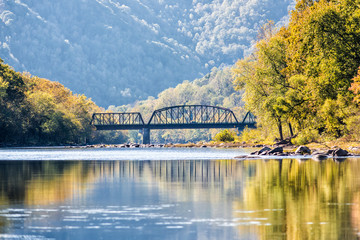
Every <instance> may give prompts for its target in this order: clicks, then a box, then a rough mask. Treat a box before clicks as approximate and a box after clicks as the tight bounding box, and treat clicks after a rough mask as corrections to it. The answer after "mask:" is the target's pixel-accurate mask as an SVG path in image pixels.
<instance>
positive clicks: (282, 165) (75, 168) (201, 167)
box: [0, 159, 360, 239]
mask: <svg viewBox="0 0 360 240" xmlns="http://www.w3.org/2000/svg"><path fill="white" fill-rule="evenodd" d="M359 160H360V159H334V160H332V159H327V160H323V161H320V162H316V161H313V160H311V159H309V160H299V159H284V160H282V159H276V160H275V159H267V160H266V161H263V160H251V161H236V160H211V161H207V160H184V161H178V160H173V161H1V162H0V210H1V209H5V208H12V207H14V206H18V205H24V206H25V207H28V208H32V207H34V206H48V205H51V206H58V205H61V204H64V203H65V202H69V200H74V199H80V200H81V199H86V198H90V197H91V196H90V194H89V193H90V192H92V195H94V196H97V195H96V192H97V191H100V190H99V187H108V188H110V187H116V189H115V188H114V189H113V191H120V190H121V191H125V190H123V189H127V188H126V187H129V186H132V187H133V188H132V189H130V188H129V189H128V192H121V194H120V193H119V194H118V195H116V196H115V195H114V196H115V197H116V198H119V199H120V200H119V199H117V201H118V202H121V203H122V204H124V205H131V204H135V203H136V204H140V203H141V204H145V203H148V202H151V201H155V200H157V201H160V200H161V201H162V202H171V203H178V204H180V203H181V204H185V203H186V204H190V205H191V204H192V205H194V206H204V208H205V210H201V211H200V210H199V209H198V210H197V209H196V208H195V207H194V210H193V212H192V215H191V217H192V218H193V219H201V218H203V214H206V216H217V218H219V216H221V217H222V218H225V219H227V220H226V221H227V222H224V223H223V224H222V225H221V224H218V225H216V227H221V226H222V227H225V225H226V226H227V227H232V228H233V229H235V231H236V232H237V234H236V235H234V237H233V238H234V239H241V237H239V236H242V235H244V234H245V235H244V236H253V238H255V239H325V238H326V239H356V238H357V237H358V235H357V234H358V232H359V231H360V230H359V229H360V217H359V216H360V206H359V204H360V178H359V177H358V173H359V172H360V161H359ZM100 183H101V184H100ZM112 183H114V184H115V185H114V184H113V185H111V184H112ZM139 184H140V185H139ZM138 186H141V187H142V188H141V191H140V190H139V191H138V190H136V189H135V187H138ZM144 188H146V189H147V190H146V193H147V195H146V197H147V199H145V197H144V196H145V195H144V194H145V193H144ZM119 189H120V190H119ZM149 192H150V193H149ZM155 195H156V198H155V197H154V196H155ZM115 197H114V198H115ZM111 198H112V195H107V196H103V197H101V198H99V199H98V200H97V201H98V202H96V204H106V203H108V204H109V205H111V204H114V201H113V202H112V199H111ZM143 198H144V199H143ZM94 199H95V197H94ZM94 199H91V200H92V201H95V200H94ZM159 199H160V200H159ZM80 200H78V201H80ZM87 201H89V199H87ZM141 201H142V202H141ZM89 202H90V201H89ZM181 206H182V205H181ZM220 206H221V209H220ZM179 208H180V207H179ZM221 214H223V216H222V215H221ZM180 217H184V218H185V216H180ZM186 218H190V216H186ZM188 220H189V219H188ZM214 221H215V220H214ZM224 221H225V220H224ZM10 223H11V219H8V218H6V217H4V216H0V231H2V232H5V231H8V230H9V228H11V224H10ZM212 224H213V225H211V224H209V226H208V227H209V228H214V226H215V225H214V224H215V223H214V222H213V223H212ZM1 229H2V230H1ZM4 229H7V230H4ZM236 236H238V237H236Z"/></svg>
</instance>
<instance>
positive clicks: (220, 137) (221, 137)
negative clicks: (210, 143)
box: [214, 129, 236, 142]
mask: <svg viewBox="0 0 360 240" xmlns="http://www.w3.org/2000/svg"><path fill="white" fill-rule="evenodd" d="M235 135H236V133H235V132H234V131H230V130H229V129H225V130H222V131H221V132H219V133H218V134H216V135H215V137H214V140H215V141H217V142H232V141H234V140H235Z"/></svg>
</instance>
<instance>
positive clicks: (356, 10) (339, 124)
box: [234, 0, 360, 144]
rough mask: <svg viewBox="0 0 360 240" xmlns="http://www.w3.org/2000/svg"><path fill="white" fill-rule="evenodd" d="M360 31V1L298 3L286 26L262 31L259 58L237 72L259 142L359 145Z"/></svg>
mask: <svg viewBox="0 0 360 240" xmlns="http://www.w3.org/2000/svg"><path fill="white" fill-rule="evenodd" d="M359 26H360V1H359V0H352V1H348V0H318V1H315V0H298V1H297V5H296V9H295V10H294V11H293V12H292V13H291V17H290V22H289V24H288V26H286V27H282V28H281V29H276V28H275V27H274V26H273V24H272V23H269V24H267V25H265V26H264V27H263V31H262V33H263V34H262V39H261V40H259V41H258V42H257V44H256V46H255V51H254V53H253V54H252V55H251V56H250V57H248V58H245V59H243V60H240V61H238V62H237V63H236V67H235V69H234V73H235V74H236V78H235V85H236V87H237V89H239V90H241V91H245V94H244V101H245V102H246V106H247V108H248V109H249V110H251V111H252V112H253V113H255V114H256V116H257V117H258V118H257V120H258V123H259V127H261V128H260V129H259V130H257V131H258V134H255V136H256V137H257V138H258V140H261V139H262V140H264V139H265V138H267V137H268V138H274V137H275V136H276V137H277V138H280V139H282V138H284V137H287V136H291V135H293V136H294V135H297V137H296V138H295V139H294V142H296V143H299V144H303V143H307V142H312V141H322V142H323V141H328V140H334V139H339V138H343V139H344V140H346V141H351V140H355V141H359V140H360V134H359V133H360V128H359V126H360V108H359V106H360V105H359V93H360V91H359V89H360V87H359V86H360V81H359V78H360V77H359V67H360V28H359ZM270 128H271V129H277V133H276V135H274V134H273V133H274V132H273V133H272V134H266V133H269V132H268V131H264V129H270ZM260 133H262V134H260Z"/></svg>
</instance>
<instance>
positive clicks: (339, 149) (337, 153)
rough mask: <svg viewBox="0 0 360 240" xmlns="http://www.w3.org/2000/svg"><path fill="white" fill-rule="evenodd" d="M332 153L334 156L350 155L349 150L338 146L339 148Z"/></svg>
mask: <svg viewBox="0 0 360 240" xmlns="http://www.w3.org/2000/svg"><path fill="white" fill-rule="evenodd" d="M332 155H333V156H334V157H345V156H348V155H349V153H348V151H346V150H344V149H341V148H338V149H335V151H334V152H333V153H332Z"/></svg>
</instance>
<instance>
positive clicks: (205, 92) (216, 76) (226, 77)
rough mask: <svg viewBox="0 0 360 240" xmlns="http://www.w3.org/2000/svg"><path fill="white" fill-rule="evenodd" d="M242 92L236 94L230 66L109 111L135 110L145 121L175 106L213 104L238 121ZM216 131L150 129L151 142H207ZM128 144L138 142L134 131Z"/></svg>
mask: <svg viewBox="0 0 360 240" xmlns="http://www.w3.org/2000/svg"><path fill="white" fill-rule="evenodd" d="M241 98H242V92H241V91H240V92H239V91H235V90H234V87H233V84H232V71H231V68H230V67H225V68H223V69H218V68H213V69H212V70H211V72H210V73H208V74H206V75H205V76H204V77H202V78H199V79H195V80H194V81H191V82H189V81H184V82H183V83H181V84H178V85H177V86H176V87H174V88H169V89H166V90H164V91H162V92H161V93H159V95H158V96H157V98H154V97H149V98H148V99H147V100H144V101H139V102H137V103H136V104H135V105H128V106H121V107H115V106H110V107H109V110H110V111H114V112H125V111H136V112H140V113H141V114H142V116H143V118H144V121H145V122H147V121H148V120H149V119H150V117H151V114H152V112H153V111H154V110H156V109H160V108H163V107H168V106H176V105H184V104H185V105H191V104H202V105H213V106H221V107H226V108H230V109H231V110H233V111H234V113H235V115H236V116H237V117H238V119H242V118H243V117H244V115H245V113H246V111H245V109H244V102H243V101H242V100H241ZM217 132H218V130H208V129H206V130H183V129H182V130H153V131H152V132H151V137H152V141H153V142H187V141H191V142H197V141H200V140H206V141H209V140H211V139H212V138H213V136H214V135H215V134H216V133H217ZM129 134H130V135H129V137H130V140H131V141H137V142H140V140H141V135H140V134H139V133H138V132H137V131H132V132H130V133H129Z"/></svg>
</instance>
